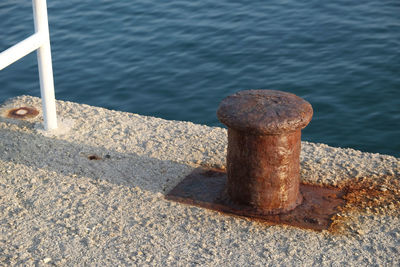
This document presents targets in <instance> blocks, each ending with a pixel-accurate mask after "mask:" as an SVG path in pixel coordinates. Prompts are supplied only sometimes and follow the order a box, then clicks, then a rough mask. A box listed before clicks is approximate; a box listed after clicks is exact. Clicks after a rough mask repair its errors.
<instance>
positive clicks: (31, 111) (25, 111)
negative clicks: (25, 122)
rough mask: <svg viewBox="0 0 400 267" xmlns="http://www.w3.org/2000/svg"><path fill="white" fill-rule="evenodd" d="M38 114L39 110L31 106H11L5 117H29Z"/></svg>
mask: <svg viewBox="0 0 400 267" xmlns="http://www.w3.org/2000/svg"><path fill="white" fill-rule="evenodd" d="M38 114H39V111H38V110H36V109H35V108H31V107H20V108H13V109H10V110H9V111H8V112H7V117H9V118H13V119H30V118H34V117H36V116H37V115H38Z"/></svg>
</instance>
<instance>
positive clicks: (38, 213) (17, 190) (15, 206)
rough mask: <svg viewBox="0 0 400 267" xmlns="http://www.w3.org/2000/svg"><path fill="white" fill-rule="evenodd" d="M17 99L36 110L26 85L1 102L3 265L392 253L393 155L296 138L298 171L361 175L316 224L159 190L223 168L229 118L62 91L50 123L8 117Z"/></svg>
mask: <svg viewBox="0 0 400 267" xmlns="http://www.w3.org/2000/svg"><path fill="white" fill-rule="evenodd" d="M23 106H30V107H35V108H36V109H38V110H41V104H40V99H39V98H35V97H30V96H21V97H17V98H14V99H11V100H9V101H8V102H6V103H4V104H3V105H2V106H1V110H0V111H1V116H0V140H1V141H0V150H1V151H2V153H1V154H0V265H6V266H7V265H10V266H15V265H19V266H24V265H27V266H32V265H37V266H52V265H56V266H63V265H67V266H82V265H85V266H88V265H90V266H92V265H93V266H127V265H133V266H135V265H136V266H154V265H157V266H195V265H201V266H320V265H321V266H341V265H351V266H366V265H376V266H378V265H379V266H380V265H382V266H396V265H399V264H400V256H399V252H400V251H399V250H400V215H399V210H400V208H399V207H400V204H399V202H400V198H399V196H400V194H399V180H400V159H398V158H395V157H392V156H387V155H380V154H371V153H362V152H360V151H356V150H353V149H341V148H334V147H330V146H327V145H324V144H316V143H309V142H302V153H301V168H302V169H301V177H302V179H303V181H305V182H309V183H314V184H323V185H335V186H342V187H346V186H347V187H348V186H349V185H351V186H352V188H354V187H356V186H357V185H362V186H361V187H360V188H359V190H360V194H355V195H354V196H353V198H352V201H353V202H354V203H353V204H349V205H348V207H346V208H344V209H343V210H342V211H341V213H340V214H339V215H338V216H337V217H336V218H335V224H334V226H335V227H333V228H332V229H333V230H332V231H323V232H314V231H311V230H302V229H297V228H293V227H288V226H279V225H275V226H273V225H265V224H261V223H257V222H253V221H250V220H247V219H244V218H237V217H230V216H226V215H221V214H219V213H217V212H212V211H209V210H206V209H202V208H197V207H192V206H187V205H182V204H179V203H175V202H171V201H167V200H165V198H164V195H165V194H166V193H167V192H168V191H169V190H171V189H172V188H173V187H174V186H175V185H176V184H177V183H179V181H181V180H182V179H183V178H184V177H185V176H186V175H188V174H189V173H190V172H191V171H192V170H193V169H194V168H196V167H198V166H210V167H219V168H224V164H225V153H226V144H227V137H226V130H225V129H222V128H217V127H208V126H203V125H196V124H193V123H190V122H181V121H167V120H163V119H158V118H152V117H146V116H140V115H137V114H131V113H124V112H118V111H111V110H107V109H103V108H99V107H92V106H88V105H82V104H76V103H71V102H63V101H58V102H57V111H58V115H59V117H60V120H61V121H60V122H61V123H60V125H61V127H60V129H59V130H58V131H55V132H52V133H48V132H44V131H43V130H42V129H41V128H42V126H41V120H42V117H41V116H42V114H41V112H40V113H39V115H38V116H37V117H35V118H30V119H27V120H18V119H10V118H7V116H6V115H7V110H9V109H11V108H16V107H23ZM351 186H350V187H351ZM368 190H370V191H368ZM371 192H372V193H371ZM376 192H378V193H376ZM379 192H380V193H379ZM364 200H365V201H364Z"/></svg>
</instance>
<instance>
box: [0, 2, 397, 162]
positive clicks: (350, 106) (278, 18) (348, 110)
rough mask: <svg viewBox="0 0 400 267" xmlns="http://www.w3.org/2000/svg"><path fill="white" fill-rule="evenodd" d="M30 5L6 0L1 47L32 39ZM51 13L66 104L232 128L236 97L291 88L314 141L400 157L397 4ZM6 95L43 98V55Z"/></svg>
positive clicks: (77, 5) (176, 5)
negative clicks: (225, 108) (230, 109)
mask: <svg viewBox="0 0 400 267" xmlns="http://www.w3.org/2000/svg"><path fill="white" fill-rule="evenodd" d="M30 2H31V1H26V0H24V1H22V0H19V1H16V0H2V1H1V2H0V30H1V31H0V50H1V51H2V50H4V49H6V48H8V47H9V46H11V45H13V44H14V43H16V42H18V41H20V40H22V39H23V38H25V37H27V36H29V35H30V34H31V33H32V32H33V22H32V11H31V3H30ZM303 2H304V3H303ZM48 7H49V23H50V32H51V41H52V53H53V68H54V75H55V76H54V79H55V87H56V97H57V98H58V99H62V100H69V101H74V102H79V103H87V104H90V105H96V106H102V107H106V108H109V109H116V110H121V111H129V112H135V113H139V114H144V115H152V116H157V117H162V118H165V119H174V120H187V121H192V122H195V123H201V124H207V125H212V126H214V125H217V126H221V124H219V122H218V120H217V118H216V115H215V111H216V109H217V107H218V104H219V102H220V101H221V100H222V99H223V98H224V97H225V96H227V95H229V94H232V93H234V92H236V91H238V90H243V89H259V88H264V89H276V90H283V91H289V92H293V93H295V94H297V95H299V96H301V97H303V98H305V99H306V100H308V101H309V102H310V103H311V104H312V105H313V108H314V113H315V115H314V118H313V120H312V123H311V124H310V125H309V126H308V127H307V128H306V129H305V130H304V131H303V140H309V141H313V142H322V143H327V144H329V145H333V146H340V147H352V148H355V149H360V150H362V151H369V152H379V153H384V154H391V155H395V156H397V157H400V2H399V1H398V0H371V1H347V0H346V1H344V0H332V1H297V0H296V1H295V0H286V1H282V0H279V1H260V0H253V1H243V0H242V1H235V0H229V1H228V0H220V1H211V0H203V1H187V0H186V1H183V0H180V1H164V0H129V1H128V0H120V1H115V0H113V1H111V0H109V1H107V0H103V1H99V0H96V1H95V0H86V1H78V0H70V1H61V0H48ZM0 88H1V93H2V94H1V96H0V101H4V100H6V99H7V98H10V97H13V96H17V95H22V94H29V95H35V96H39V84H38V74H37V67H36V55H35V54H31V55H29V56H27V57H25V58H24V59H23V60H21V61H18V62H17V63H15V64H13V65H12V66H10V67H8V68H6V69H5V70H3V71H1V72H0Z"/></svg>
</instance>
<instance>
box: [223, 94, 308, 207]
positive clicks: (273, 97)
mask: <svg viewBox="0 0 400 267" xmlns="http://www.w3.org/2000/svg"><path fill="white" fill-rule="evenodd" d="M312 115H313V110H312V107H311V105H310V103H308V102H307V101H305V100H304V99H302V98H300V97H298V96H296V95H294V94H291V93H286V92H281V91H275V90H246V91H241V92H238V93H236V94H234V95H231V96H228V97H226V98H225V99H224V100H223V101H222V102H221V104H220V106H219V108H218V111H217V116H218V119H219V120H220V121H221V122H222V123H223V124H225V125H226V126H227V127H228V153H227V175H228V177H227V184H226V191H227V194H228V197H229V198H230V200H231V201H233V202H234V203H237V204H241V205H246V206H249V207H251V208H253V209H254V210H255V211H256V212H258V213H261V214H278V213H284V212H287V211H290V210H292V209H294V208H295V207H296V206H298V205H299V204H300V203H301V202H302V196H301V193H300V190H299V186H300V148H301V129H303V128H304V127H306V126H307V125H308V123H309V122H310V120H311V118H312Z"/></svg>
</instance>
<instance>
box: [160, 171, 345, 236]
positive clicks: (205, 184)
mask: <svg viewBox="0 0 400 267" xmlns="http://www.w3.org/2000/svg"><path fill="white" fill-rule="evenodd" d="M226 178H227V176H226V172H224V171H222V170H217V169H203V168H199V169H196V170H195V171H193V172H192V173H191V174H190V175H188V176H187V177H186V178H185V179H184V180H183V181H181V182H180V183H179V184H178V185H177V186H176V187H175V188H173V189H172V190H171V191H170V192H169V193H168V194H167V195H166V199H168V200H173V201H176V202H180V203H184V204H188V205H194V206H199V207H203V208H206V209H210V210H214V211H218V212H222V213H225V214H229V215H234V216H240V217H246V218H249V219H253V220H256V221H260V222H265V223H268V224H284V225H291V226H295V227H300V228H304V229H312V230H316V231H322V230H328V229H329V226H330V225H331V223H332V217H333V216H334V215H335V214H336V213H337V212H338V211H339V210H338V209H339V207H340V206H342V205H343V204H344V202H345V201H344V199H343V196H344V195H345V193H344V192H343V191H342V190H339V189H337V188H333V187H321V186H316V185H309V184H300V192H301V194H302V196H303V202H302V204H300V205H299V206H297V207H296V208H295V209H293V210H291V211H288V212H285V213H281V214H274V215H265V214H263V213H262V212H259V211H257V210H256V209H254V208H252V207H249V206H244V205H238V204H235V203H232V202H231V201H229V198H228V197H227V195H226V192H225V184H226Z"/></svg>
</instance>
